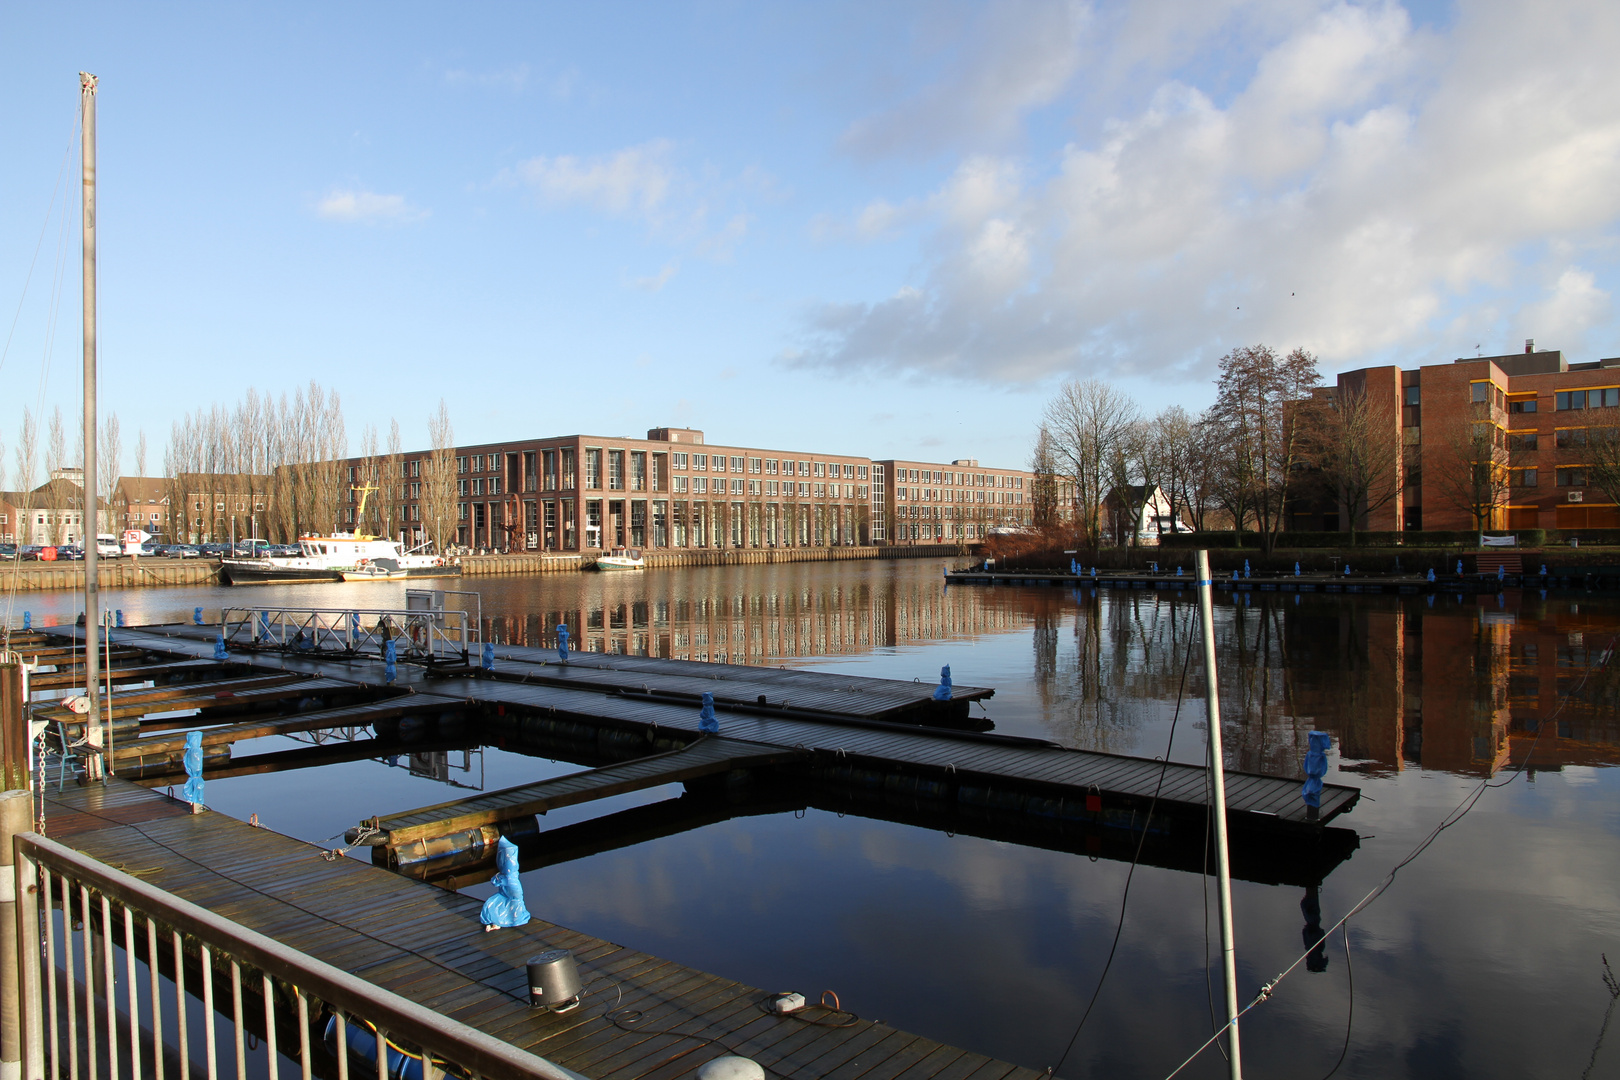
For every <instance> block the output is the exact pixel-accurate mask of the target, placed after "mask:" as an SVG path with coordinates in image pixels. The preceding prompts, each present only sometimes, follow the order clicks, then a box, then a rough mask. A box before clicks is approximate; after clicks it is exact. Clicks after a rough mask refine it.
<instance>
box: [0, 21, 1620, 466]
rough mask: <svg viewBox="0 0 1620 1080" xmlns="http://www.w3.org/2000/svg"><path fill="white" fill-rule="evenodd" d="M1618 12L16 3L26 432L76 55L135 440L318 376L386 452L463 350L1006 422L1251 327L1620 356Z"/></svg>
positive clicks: (4, 198) (852, 426) (48, 383)
mask: <svg viewBox="0 0 1620 1080" xmlns="http://www.w3.org/2000/svg"><path fill="white" fill-rule="evenodd" d="M1616 55H1620V8H1617V7H1616V6H1615V5H1614V4H1612V3H1542V4H1537V5H1526V4H1522V3H1488V2H1487V3H1470V4H1458V5H1455V6H1452V5H1445V4H1431V5H1418V6H1413V7H1409V8H1408V7H1402V6H1400V5H1395V4H1359V5H1358V4H1348V5H1347V4H1319V3H1294V2H1288V0H1276V2H1261V3H1249V4H1244V3H1221V2H1217V0H1205V2H1196V3H1193V2H1189V3H1159V4H1136V5H1126V4H1114V5H1110V4H1081V3H983V4H950V3H945V2H930V3H913V4H906V3H892V4H878V5H874V4H869V3H868V4H855V3H848V4H839V3H816V4H809V3H796V4H725V3H698V4H637V5H630V4H617V5H615V4H607V5H538V4H534V5H529V4H525V5H499V4H487V5H480V6H477V7H472V6H466V5H464V6H460V7H451V6H448V5H437V6H429V5H419V4H389V5H383V4H350V5H313V4H302V5H300V4H281V5H249V4H208V5H202V4H199V5H193V6H185V5H111V6H103V5H95V4H87V5H73V6H68V5H41V4H19V3H13V2H4V3H0V94H3V102H4V107H3V108H0V139H3V144H0V145H3V146H4V147H5V154H4V156H3V159H0V160H3V161H4V165H3V167H0V205H3V206H4V212H3V215H0V316H4V319H5V322H6V323H7V324H9V323H10V322H11V317H12V316H13V315H15V316H16V327H15V331H14V332H12V336H11V338H10V343H9V346H8V348H7V354H6V358H5V361H4V367H3V368H0V437H3V438H4V439H5V457H6V459H7V461H8V463H9V459H10V457H11V453H10V448H11V447H12V446H13V445H14V443H15V431H16V427H17V422H18V419H19V418H20V414H21V409H22V406H23V405H24V404H30V405H36V406H37V405H40V404H43V405H44V407H45V409H46V410H48V409H49V408H50V407H52V406H54V405H56V404H61V405H62V406H63V407H64V409H65V410H66V409H68V408H70V407H72V406H73V405H74V403H75V402H76V400H77V393H78V387H77V373H78V363H79V351H78V349H79V344H78V312H79V293H78V289H79V285H78V266H77V220H78V218H77V213H78V211H77V201H76V200H77V186H76V183H70V184H69V185H68V190H69V191H70V192H71V194H72V197H73V200H74V201H73V202H72V203H71V204H70V205H69V220H68V221H67V223H66V224H67V229H66V232H65V233H64V232H63V231H62V228H61V226H62V224H63V222H62V219H61V210H62V201H61V189H60V188H58V189H57V201H56V203H55V207H56V209H55V212H54V214H55V216H51V217H48V216H47V209H48V207H50V206H51V203H52V192H53V184H56V183H57V181H58V176H59V170H60V169H61V166H62V163H63V160H64V152H65V151H66V150H67V149H68V147H69V145H70V143H71V142H72V128H73V122H74V114H75V110H76V107H77V74H76V73H77V72H78V71H79V70H81V69H83V70H88V71H92V72H95V73H96V74H97V75H99V76H100V78H101V93H100V97H99V122H100V143H99V146H100V176H101V188H100V199H101V217H100V244H101V276H100V290H101V359H102V401H103V408H104V410H105V409H107V408H115V409H116V410H117V411H118V413H119V416H120V421H121V424H122V426H123V429H124V440H123V441H124V445H125V448H126V459H128V458H129V448H130V447H132V445H133V442H134V436H135V432H136V431H137V429H144V430H145V432H146V435H147V438H148V441H149V443H150V444H151V448H152V449H151V450H150V451H149V462H150V463H152V464H156V463H157V462H158V461H160V460H161V447H162V445H163V444H164V442H165V441H166V439H167V437H168V431H169V425H170V424H171V422H172V421H173V420H174V419H175V418H176V417H177V416H179V415H181V414H183V413H186V412H189V411H191V410H195V409H198V408H203V407H207V406H210V405H213V404H215V403H231V402H234V401H235V400H236V399H237V398H238V397H239V396H240V395H241V394H242V392H243V391H244V390H246V389H247V388H248V387H250V386H253V387H257V388H259V389H260V390H264V391H268V392H270V393H272V394H280V393H282V392H284V391H290V390H291V389H292V388H293V387H295V386H298V385H300V384H302V383H305V382H307V381H309V380H310V379H315V380H319V381H320V382H321V383H323V384H324V385H326V386H328V387H330V388H333V389H336V390H337V391H338V392H339V393H340V394H341V395H342V397H343V402H344V406H345V413H346V416H347V421H348V432H349V439H350V445H351V447H352V448H353V449H355V450H356V451H357V450H358V448H359V441H360V435H361V432H362V429H363V428H364V427H365V426H366V425H368V424H370V425H375V426H376V427H377V428H378V429H379V430H382V431H384V432H386V430H387V427H388V424H389V422H390V420H392V419H397V420H398V421H399V423H400V426H401V429H402V432H403V436H404V441H405V443H406V445H407V446H408V447H416V446H422V445H425V443H426V439H427V428H426V420H427V416H428V414H429V413H430V411H432V410H433V408H434V407H435V406H436V405H437V402H438V400H439V398H440V397H441V396H442V397H443V398H445V399H446V401H447V402H448V404H449V408H450V412H451V416H452V420H453V421H454V424H455V429H456V436H457V438H458V440H459V441H462V442H473V441H495V440H501V439H506V438H516V437H522V436H533V435H542V434H554V433H564V432H576V431H582V432H592V433H601V434H640V433H641V432H643V431H645V429H646V428H648V427H651V426H655V425H664V424H669V425H690V426H695V427H701V428H703V429H705V430H706V431H707V432H708V433H709V435H710V438H711V439H714V440H715V441H728V442H733V443H741V444H750V445H762V446H780V447H782V448H784V449H804V450H816V449H825V450H829V451H842V452H850V453H863V454H870V455H871V456H873V457H887V456H921V457H924V458H936V459H944V460H949V459H950V458H954V457H959V456H971V457H977V458H980V459H981V460H984V461H985V462H986V463H994V464H1000V465H1009V466H1010V465H1019V464H1022V463H1023V462H1024V461H1025V460H1026V459H1027V456H1028V447H1029V443H1030V438H1031V434H1032V431H1033V429H1034V426H1035V423H1036V421H1037V418H1038V415H1039V412H1040V409H1041V406H1042V404H1043V403H1044V401H1045V400H1046V398H1047V397H1048V396H1049V395H1050V394H1051V391H1052V389H1053V387H1054V386H1055V385H1056V384H1057V383H1058V382H1060V381H1061V380H1063V379H1065V378H1071V377H1077V376H1078V377H1088V376H1099V377H1104V378H1109V379H1114V380H1117V381H1118V382H1120V384H1121V385H1122V386H1123V387H1124V388H1125V389H1127V390H1128V391H1129V392H1130V393H1132V394H1133V395H1135V396H1136V398H1137V399H1138V401H1139V402H1140V403H1141V404H1142V406H1143V407H1144V409H1145V410H1146V411H1148V412H1153V411H1156V410H1157V409H1159V408H1161V407H1163V406H1166V405H1170V404H1182V405H1185V406H1187V407H1189V408H1193V409H1197V408H1200V407H1202V406H1203V405H1205V404H1207V402H1208V401H1209V398H1210V393H1211V387H1210V377H1211V375H1212V373H1213V370H1214V363H1215V361H1216V360H1217V359H1218V358H1219V357H1220V356H1221V355H1222V354H1223V353H1224V352H1225V351H1227V350H1228V349H1230V348H1232V347H1234V346H1237V345H1243V344H1252V343H1256V342H1265V343H1267V344H1271V345H1273V346H1276V347H1278V348H1281V349H1289V348H1292V347H1294V346H1296V345H1303V346H1305V347H1307V348H1309V349H1311V350H1312V351H1314V352H1316V353H1317V354H1318V356H1319V357H1320V359H1321V362H1322V367H1323V369H1324V371H1325V372H1328V373H1330V374H1331V373H1332V372H1334V371H1338V370H1344V369H1347V368H1353V367H1359V366H1363V365H1365V364H1369V363H1391V362H1393V363H1401V364H1404V365H1413V364H1418V363H1425V362H1431V363H1432V362H1441V361H1447V360H1450V359H1453V358H1455V357H1457V356H1461V355H1472V354H1473V352H1474V351H1475V349H1476V347H1478V348H1479V349H1481V350H1483V351H1484V352H1486V353H1492V352H1507V351H1516V350H1517V349H1519V348H1521V347H1522V343H1523V340H1524V338H1526V337H1535V338H1536V339H1537V341H1538V343H1540V344H1541V345H1542V346H1543V347H1555V348H1563V349H1564V350H1566V353H1567V354H1568V355H1569V356H1570V358H1571V359H1573V360H1587V359H1597V358H1598V357H1601V356H1611V355H1620V324H1617V320H1616V314H1615V308H1614V303H1613V294H1614V291H1615V287H1616V283H1617V274H1620V267H1617V264H1616V240H1617V231H1616V226H1617V222H1620V65H1616V64H1615V63H1614V61H1613V58H1614V57H1615V56H1616ZM72 168H73V167H72V166H71V165H70V167H69V172H70V173H72ZM70 179H71V177H70ZM42 235H43V236H44V242H43V244H42V245H41V246H40V249H39V250H40V254H39V257H38V260H37V262H35V263H34V265H33V269H32V276H31V277H30V261H31V260H32V259H33V258H34V251H35V247H36V244H39V243H40V239H41V236H42ZM59 259H60V260H62V261H61V262H60V265H61V267H62V280H61V289H60V292H59V294H58V293H57V292H56V291H55V290H54V289H53V281H54V275H55V273H56V268H57V266H58V260H59ZM53 296H56V297H57V299H56V300H54V302H53ZM53 312H54V313H55V314H54V319H55V322H54V323H53V321H52V320H53ZM53 326H54V337H53V336H52V327H53ZM8 331H9V326H8ZM47 361H48V364H47ZM42 387H43V388H42ZM129 464H132V461H129V460H126V466H128V465H129Z"/></svg>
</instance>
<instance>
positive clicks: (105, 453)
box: [85, 413, 124, 537]
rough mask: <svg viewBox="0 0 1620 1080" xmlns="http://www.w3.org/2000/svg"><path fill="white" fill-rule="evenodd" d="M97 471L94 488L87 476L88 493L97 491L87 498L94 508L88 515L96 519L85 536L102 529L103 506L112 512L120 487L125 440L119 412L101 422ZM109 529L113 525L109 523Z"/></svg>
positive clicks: (97, 450) (97, 449) (93, 534)
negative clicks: (91, 497)
mask: <svg viewBox="0 0 1620 1080" xmlns="http://www.w3.org/2000/svg"><path fill="white" fill-rule="evenodd" d="M96 441H97V443H98V444H99V445H98V446H97V448H96V472H98V473H100V474H101V475H100V477H99V478H98V479H99V483H98V484H97V485H96V486H95V488H94V489H91V488H90V487H89V484H88V481H89V478H88V477H86V478H85V479H86V488H85V490H86V493H87V494H88V493H89V492H90V491H91V490H94V491H95V498H94V499H89V498H87V499H86V502H88V503H90V504H91V505H92V506H93V507H94V509H91V510H89V511H87V516H88V517H91V518H94V519H95V522H96V524H95V527H94V528H86V529H85V536H86V537H92V536H95V535H96V534H97V533H99V532H100V531H101V506H102V505H105V506H106V507H107V511H108V514H109V515H110V514H111V512H112V501H113V495H114V493H115V492H116V491H117V489H118V472H119V469H120V468H121V467H122V463H123V460H124V442H123V437H122V436H121V435H120V434H119V429H118V414H117V413H110V414H108V416H107V419H105V420H103V421H102V422H101V437H100V438H99V439H98V440H96ZM108 527H109V529H111V528H112V526H111V525H110V524H109V526H108Z"/></svg>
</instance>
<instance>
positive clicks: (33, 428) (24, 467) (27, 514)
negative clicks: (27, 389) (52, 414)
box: [12, 406, 39, 544]
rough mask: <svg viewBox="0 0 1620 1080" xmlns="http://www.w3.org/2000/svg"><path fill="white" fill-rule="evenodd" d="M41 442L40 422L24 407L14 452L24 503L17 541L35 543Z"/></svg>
mask: <svg viewBox="0 0 1620 1080" xmlns="http://www.w3.org/2000/svg"><path fill="white" fill-rule="evenodd" d="M38 444H39V424H38V423H37V422H36V421H35V420H34V414H33V413H32V412H30V411H29V410H28V408H27V407H26V406H24V408H23V419H22V427H21V428H20V429H19V430H18V432H17V445H16V447H15V449H14V450H13V451H12V453H13V454H14V455H15V460H16V462H17V469H16V474H17V497H18V498H19V499H20V500H21V502H22V505H21V506H19V507H18V508H17V511H18V513H20V514H21V515H22V518H23V520H22V523H21V524H22V526H23V528H22V529H21V530H19V531H18V533H17V543H19V544H32V543H34V542H35V541H34V530H33V523H32V522H31V521H29V519H30V518H31V517H33V514H32V511H33V509H34V455H35V453H36V452H37V450H38Z"/></svg>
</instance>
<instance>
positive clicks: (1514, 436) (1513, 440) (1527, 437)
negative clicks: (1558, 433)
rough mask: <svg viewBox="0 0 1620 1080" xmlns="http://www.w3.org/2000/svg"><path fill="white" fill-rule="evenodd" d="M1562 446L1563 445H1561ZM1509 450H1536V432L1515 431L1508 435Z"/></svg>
mask: <svg viewBox="0 0 1620 1080" xmlns="http://www.w3.org/2000/svg"><path fill="white" fill-rule="evenodd" d="M1559 445H1560V446H1562V445H1563V443H1559ZM1507 448H1508V449H1509V450H1535V449H1536V448H1537V447H1536V433H1535V432H1534V431H1515V432H1511V433H1510V434H1509V435H1508V445H1507Z"/></svg>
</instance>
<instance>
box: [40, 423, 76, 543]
mask: <svg viewBox="0 0 1620 1080" xmlns="http://www.w3.org/2000/svg"><path fill="white" fill-rule="evenodd" d="M66 465H67V429H66V428H64V427H63V426H62V407H61V406H60V405H58V406H57V407H56V408H54V409H52V410H51V419H50V422H49V423H48V425H47V426H46V429H45V483H46V485H47V486H46V488H45V500H44V501H45V509H46V510H48V511H49V512H50V518H49V519H48V522H47V523H48V524H49V525H50V527H51V532H50V540H49V542H50V543H51V544H54V545H57V546H60V545H62V544H64V543H66V542H67V540H66V535H67V534H66V529H67V509H68V507H69V505H70V501H69V499H68V497H67V491H66V487H67V485H66V484H65V483H62V482H59V481H56V478H55V474H57V473H59V472H60V471H61V470H62V469H63V468H65V467H66Z"/></svg>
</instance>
